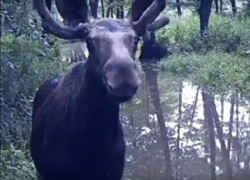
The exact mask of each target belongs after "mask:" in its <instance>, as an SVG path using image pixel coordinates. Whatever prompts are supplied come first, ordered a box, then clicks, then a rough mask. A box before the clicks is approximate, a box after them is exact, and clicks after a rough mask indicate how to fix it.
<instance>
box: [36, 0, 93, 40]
mask: <svg viewBox="0 0 250 180" xmlns="http://www.w3.org/2000/svg"><path fill="white" fill-rule="evenodd" d="M33 2H34V7H35V8H36V9H37V12H38V14H39V15H40V16H41V18H42V21H43V23H42V25H43V28H44V29H46V30H47V31H49V32H50V33H51V34H53V35H55V36H57V37H59V38H62V39H85V38H86V37H87V35H88V33H89V28H88V25H87V24H79V25H78V26H77V27H63V26H61V25H60V24H59V23H58V22H56V20H55V19H54V18H53V17H52V16H51V13H50V12H49V10H48V8H47V7H46V4H45V2H44V0H34V1H33Z"/></svg>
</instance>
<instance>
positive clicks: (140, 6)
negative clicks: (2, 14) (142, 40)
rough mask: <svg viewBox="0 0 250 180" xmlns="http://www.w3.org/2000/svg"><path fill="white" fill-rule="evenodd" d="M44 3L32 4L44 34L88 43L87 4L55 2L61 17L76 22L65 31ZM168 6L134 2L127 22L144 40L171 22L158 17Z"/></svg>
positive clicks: (157, 0)
mask: <svg viewBox="0 0 250 180" xmlns="http://www.w3.org/2000/svg"><path fill="white" fill-rule="evenodd" d="M44 1H46V0H33V2H34V7H35V8H36V9H37V11H38V14H39V15H40V16H41V18H42V25H43V28H44V29H45V30H47V31H48V32H50V33H51V34H53V35H55V36H57V37H59V38H62V39H86V37H87V36H88V34H89V31H90V30H89V23H91V18H90V14H89V11H88V5H87V2H86V0H56V6H57V9H58V11H59V13H60V14H61V16H62V17H63V18H64V19H65V20H66V21H69V23H72V21H76V22H75V25H76V26H74V27H63V26H61V25H60V24H59V23H58V22H56V20H55V19H54V18H53V17H52V16H51V13H50V12H49V10H48V8H47V7H46V5H45V2H44ZM165 6H166V2H165V0H134V2H133V4H132V7H131V9H130V11H129V14H128V15H127V20H128V21H129V22H130V23H131V25H132V26H133V29H134V30H135V32H136V33H137V35H138V36H139V37H140V36H143V35H144V34H145V33H146V31H155V30H157V29H160V28H161V27H163V26H165V25H166V24H167V23H168V22H169V19H168V18H167V17H166V16H159V14H160V13H161V12H162V11H163V9H164V8H165ZM158 16H159V17H158ZM157 17H158V18H157ZM155 19H156V20H155ZM70 21H71V22H70ZM79 23H80V24H79Z"/></svg>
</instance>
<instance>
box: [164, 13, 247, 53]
mask: <svg viewBox="0 0 250 180" xmlns="http://www.w3.org/2000/svg"><path fill="white" fill-rule="evenodd" d="M249 27H250V19H248V18H243V19H238V18H228V17H222V16H218V15H211V18H210V23H209V35H208V37H207V39H206V41H202V39H201V38H200V33H199V19H198V16H186V17H181V18H173V19H171V25H170V26H169V27H167V28H165V29H164V30H163V31H161V37H162V38H161V40H162V41H167V42H169V46H170V47H171V48H172V50H173V51H175V53H178V52H196V53H197V52H204V51H209V50H218V51H222V52H227V53H231V52H236V53H239V54H244V53H246V51H247V50H249V47H250V29H249ZM204 42H206V43H204Z"/></svg>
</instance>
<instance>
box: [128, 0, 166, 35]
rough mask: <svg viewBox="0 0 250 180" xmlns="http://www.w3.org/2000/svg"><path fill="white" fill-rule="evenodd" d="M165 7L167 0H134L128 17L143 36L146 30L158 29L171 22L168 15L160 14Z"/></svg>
mask: <svg viewBox="0 0 250 180" xmlns="http://www.w3.org/2000/svg"><path fill="white" fill-rule="evenodd" d="M165 7H166V0H134V1H133V4H132V7H131V9H130V10H129V13H128V15H127V18H128V20H129V21H130V22H133V26H134V29H135V30H136V31H137V32H138V35H139V36H141V35H143V34H144V33H145V31H146V30H148V31H156V30H157V29H160V28H162V27H163V26H165V25H166V24H168V23H169V18H168V17H167V16H165V15H160V16H159V14H160V13H161V12H162V11H163V10H164V8H165ZM157 17H158V18H157Z"/></svg>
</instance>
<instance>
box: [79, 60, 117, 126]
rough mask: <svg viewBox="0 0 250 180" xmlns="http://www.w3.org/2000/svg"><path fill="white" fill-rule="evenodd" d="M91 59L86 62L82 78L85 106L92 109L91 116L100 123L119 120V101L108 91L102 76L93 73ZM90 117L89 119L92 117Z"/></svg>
mask: <svg viewBox="0 0 250 180" xmlns="http://www.w3.org/2000/svg"><path fill="white" fill-rule="evenodd" d="M91 62H93V61H92V60H90V59H89V60H88V61H87V62H86V72H85V79H84V91H85V93H84V98H83V101H85V103H86V106H88V108H89V109H93V111H95V112H94V114H92V115H91V116H92V118H94V119H95V121H101V123H105V122H106V123H107V121H113V123H114V121H117V120H119V103H117V102H116V101H115V100H114V98H112V96H111V95H110V94H109V93H108V91H107V88H106V86H105V85H104V84H103V81H102V78H101V77H99V76H98V75H97V74H96V73H95V69H94V68H95V66H94V64H92V63H91ZM92 118H91V119H92Z"/></svg>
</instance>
